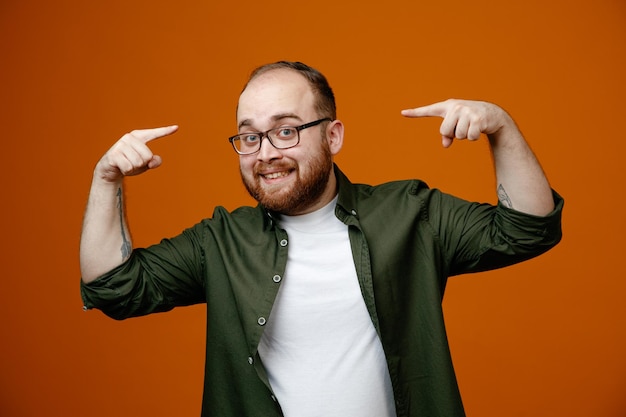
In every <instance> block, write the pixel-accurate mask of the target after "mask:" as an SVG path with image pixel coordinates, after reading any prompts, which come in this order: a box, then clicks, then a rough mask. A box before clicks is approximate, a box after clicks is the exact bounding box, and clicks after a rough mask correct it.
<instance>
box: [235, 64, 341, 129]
mask: <svg viewBox="0 0 626 417" xmlns="http://www.w3.org/2000/svg"><path fill="white" fill-rule="evenodd" d="M278 69H290V70H293V71H296V72H298V73H299V74H301V75H302V76H303V77H304V78H306V80H307V81H308V82H309V85H310V86H311V88H312V89H313V93H314V94H315V97H316V99H317V103H316V104H315V107H316V110H317V112H318V113H319V117H330V118H331V119H332V120H335V119H336V118H337V106H336V104H335V94H334V93H333V90H332V88H330V85H329V84H328V80H327V79H326V77H325V76H324V74H322V73H321V72H319V71H318V70H316V69H315V68H313V67H310V66H308V65H306V64H303V63H302V62H291V61H278V62H274V63H271V64H265V65H262V66H260V67H258V68H256V69H255V70H253V71H252V73H251V74H250V78H248V82H246V85H245V86H244V87H243V89H244V90H245V89H246V87H247V86H248V84H250V81H252V80H253V79H255V78H256V77H258V76H259V75H261V74H264V73H266V72H269V71H273V70H278Z"/></svg>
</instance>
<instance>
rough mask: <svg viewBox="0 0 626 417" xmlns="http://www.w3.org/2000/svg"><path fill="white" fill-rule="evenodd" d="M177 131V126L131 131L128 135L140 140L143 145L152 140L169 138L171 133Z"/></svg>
mask: <svg viewBox="0 0 626 417" xmlns="http://www.w3.org/2000/svg"><path fill="white" fill-rule="evenodd" d="M177 130H178V126H177V125H171V126H164V127H157V128H154V129H139V130H133V131H132V132H130V135H132V136H134V137H136V138H137V139H139V140H141V141H142V142H143V143H148V142H150V141H152V140H155V139H159V138H162V137H164V136H169V135H171V134H172V133H174V132H176V131H177Z"/></svg>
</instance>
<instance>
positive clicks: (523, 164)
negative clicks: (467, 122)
mask: <svg viewBox="0 0 626 417" xmlns="http://www.w3.org/2000/svg"><path fill="white" fill-rule="evenodd" d="M488 137H489V143H490V145H491V150H492V153H493V158H494V163H495V170H496V181H497V186H496V187H497V193H498V199H499V200H500V202H501V203H502V204H503V205H505V206H507V207H510V208H513V209H515V210H517V211H521V212H524V213H528V214H534V215H537V216H545V215H547V214H548V213H550V212H551V211H552V210H553V209H554V199H553V197H552V190H551V188H550V184H549V183H548V180H547V178H546V176H545V175H544V172H543V169H542V168H541V165H540V164H539V161H537V158H536V157H535V155H534V153H533V152H532V150H531V149H530V147H529V146H528V144H527V143H526V140H525V139H524V138H523V136H522V134H521V132H520V131H519V129H518V128H517V127H516V126H515V123H514V122H513V120H510V123H507V124H506V125H504V126H503V127H502V128H501V129H500V130H499V131H498V132H496V133H493V134H490V135H488Z"/></svg>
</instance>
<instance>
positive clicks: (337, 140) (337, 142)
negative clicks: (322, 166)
mask: <svg viewBox="0 0 626 417" xmlns="http://www.w3.org/2000/svg"><path fill="white" fill-rule="evenodd" d="M326 140H327V141H328V147H329V148H330V153H331V154H332V155H333V156H334V155H337V154H338V153H339V151H340V150H341V148H342V146H343V123H342V122H341V120H339V119H336V120H333V121H332V122H330V123H329V124H328V126H326Z"/></svg>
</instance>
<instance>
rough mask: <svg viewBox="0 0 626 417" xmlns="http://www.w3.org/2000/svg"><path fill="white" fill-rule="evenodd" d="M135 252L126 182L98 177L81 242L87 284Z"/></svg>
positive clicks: (81, 267) (82, 265) (94, 182)
mask: <svg viewBox="0 0 626 417" xmlns="http://www.w3.org/2000/svg"><path fill="white" fill-rule="evenodd" d="M131 251H132V243H131V239H130V233H129V231H128V227H127V224H126V215H125V210H124V193H123V187H122V181H121V180H120V181H119V182H116V183H107V182H102V181H98V179H96V178H94V181H93V183H92V187H91V192H90V194H89V200H88V202H87V208H86V211H85V218H84V220H83V230H82V234H81V241H80V270H81V275H82V279H83V281H84V282H90V281H93V280H94V279H96V278H98V277H99V276H100V275H102V274H104V273H106V272H108V271H110V270H111V269H113V268H115V267H116V266H118V265H120V264H122V263H123V262H124V261H126V260H127V259H128V257H129V256H130V253H131Z"/></svg>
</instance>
